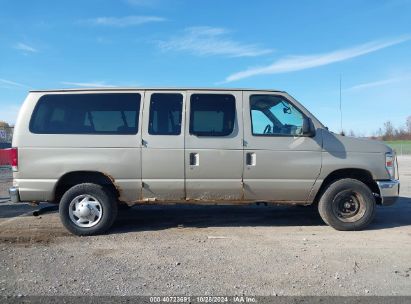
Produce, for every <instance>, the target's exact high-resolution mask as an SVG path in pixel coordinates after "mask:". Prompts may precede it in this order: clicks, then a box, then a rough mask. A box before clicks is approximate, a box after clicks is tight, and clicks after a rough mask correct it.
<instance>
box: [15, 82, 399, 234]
mask: <svg viewBox="0 0 411 304" xmlns="http://www.w3.org/2000/svg"><path fill="white" fill-rule="evenodd" d="M12 152H13V170H14V182H13V188H11V189H10V195H11V198H12V200H13V201H14V202H20V201H22V202H35V203H36V202H44V201H47V202H52V203H56V204H59V210H60V211H59V212H60V217H61V220H62V223H63V224H64V226H65V227H66V228H67V229H68V230H69V231H71V232H72V233H74V234H78V235H91V234H97V233H103V232H105V231H106V230H107V229H108V228H110V226H111V225H112V223H113V222H114V220H115V218H116V215H117V207H118V206H117V205H118V203H126V204H128V205H133V204H158V203H160V204H161V203H166V202H172V203H194V204H196V203H203V202H207V203H210V202H211V203H215V204H249V203H253V202H262V201H263V202H271V203H286V204H300V205H309V204H318V208H319V211H320V214H321V216H322V218H323V219H324V221H325V222H326V223H327V224H329V225H331V226H332V227H334V228H336V229H340V230H353V229H362V228H364V227H365V226H366V225H368V224H369V223H370V222H371V220H372V218H373V216H374V213H375V205H376V204H392V203H393V202H395V200H396V199H397V196H398V190H399V182H398V180H397V172H396V168H395V165H396V160H395V156H394V154H393V151H392V150H391V149H390V148H389V147H388V146H386V145H384V144H382V143H380V142H376V141H368V140H360V139H354V138H348V137H343V136H339V135H336V134H334V133H332V132H330V131H328V130H327V128H325V127H324V126H323V125H322V124H321V123H320V122H319V121H318V120H317V119H316V118H315V117H314V116H313V115H312V114H311V113H310V112H309V111H307V110H306V109H305V108H304V107H303V106H302V105H301V104H300V103H298V102H297V101H296V100H295V99H293V98H292V97H291V96H290V95H288V94H287V93H285V92H283V91H274V90H248V89H247V90H246V89H149V88H147V89H129V88H127V89H126V88H125V89H121V88H110V89H87V90H83V89H82V90H80V89H76V90H50V91H31V92H30V93H29V95H28V96H27V98H26V100H25V102H24V104H23V106H22V108H21V110H20V113H19V116H18V119H17V122H16V126H15V133H14V138H13V150H12Z"/></svg>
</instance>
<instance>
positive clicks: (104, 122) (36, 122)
mask: <svg viewBox="0 0 411 304" xmlns="http://www.w3.org/2000/svg"><path fill="white" fill-rule="evenodd" d="M140 102H141V96H140V94H138V93H104V94H48V95H44V96H42V97H41V98H40V99H39V101H38V103H37V105H36V108H35V109H34V111H33V115H32V117H31V120H30V132H32V133H35V134H118V135H122V134H123V135H127V134H137V133H138V120H139V112H140Z"/></svg>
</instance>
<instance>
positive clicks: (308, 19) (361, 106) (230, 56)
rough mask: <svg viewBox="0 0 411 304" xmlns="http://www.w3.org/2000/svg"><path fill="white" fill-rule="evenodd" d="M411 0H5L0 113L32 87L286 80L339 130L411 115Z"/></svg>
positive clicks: (0, 25)
mask: <svg viewBox="0 0 411 304" xmlns="http://www.w3.org/2000/svg"><path fill="white" fill-rule="evenodd" d="M410 16H411V1H410V0H390V1H378V0H373V1H371V0H370V1H362V0H354V1H349V0H345V1H330V0H327V1H317V0H311V1H309V0H295V1H293V0H290V1H272V0H267V1H262V0H261V1H245V0H244V1H241V0H208V1H205V0H203V1H200V0H187V1H183V0H174V1H173V0H151V1H150V0H112V1H103V0H88V1H86V0H85V1H80V0H78V1H75V0H72V1H45V0H43V1H42V0H37V1H22V0H0V120H6V121H8V122H14V121H15V118H16V115H17V111H18V109H19V106H20V105H21V103H22V101H23V100H24V98H25V96H26V94H27V92H28V90H30V89H49V88H68V87H70V88H72V87H92V86H170V87H179V86H181V87H186V86H188V87H196V86H200V87H250V88H273V89H280V90H286V91H288V92H289V93H290V94H291V95H293V96H294V97H295V98H296V99H298V100H299V101H300V102H302V103H303V104H304V105H305V106H306V107H307V108H309V109H310V110H311V112H313V113H314V114H315V115H316V116H317V117H318V118H319V119H320V120H321V121H322V122H323V123H324V124H325V125H327V126H328V127H330V129H331V130H333V131H337V132H338V131H339V130H340V115H339V110H338V108H339V107H338V105H339V77H340V75H342V100H343V128H344V129H345V130H347V131H348V130H354V131H355V132H356V133H360V134H361V135H371V134H372V133H373V132H374V131H376V130H377V129H378V128H379V127H381V126H382V125H383V122H384V121H386V120H391V121H392V122H393V123H394V125H395V126H400V125H402V124H404V123H405V120H406V117H407V116H409V115H411V17H410Z"/></svg>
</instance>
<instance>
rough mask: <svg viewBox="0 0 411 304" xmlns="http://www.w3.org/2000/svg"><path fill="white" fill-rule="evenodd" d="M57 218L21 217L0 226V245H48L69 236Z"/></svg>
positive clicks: (45, 216) (46, 216)
mask: <svg viewBox="0 0 411 304" xmlns="http://www.w3.org/2000/svg"><path fill="white" fill-rule="evenodd" d="M58 220H59V219H58V217H57V216H55V215H53V214H50V215H44V216H39V217H34V216H22V217H17V218H14V219H13V220H11V221H8V222H6V223H5V224H3V225H2V226H0V244H14V245H28V246H30V245H39V244H43V245H48V244H50V243H56V242H59V241H62V238H63V237H67V236H71V234H70V233H69V232H67V230H65V229H64V228H63V226H62V225H61V224H60V223H59V221H58Z"/></svg>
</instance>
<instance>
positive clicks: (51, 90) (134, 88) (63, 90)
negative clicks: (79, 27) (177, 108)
mask: <svg viewBox="0 0 411 304" xmlns="http://www.w3.org/2000/svg"><path fill="white" fill-rule="evenodd" d="M130 90H147V91H174V90H183V91H185V90H191V91H261V92H281V93H285V91H280V90H273V89H267V90H265V89H250V88H248V89H247V88H245V89H241V88H189V87H185V88H179V87H169V88H168V87H163V88H161V87H160V88H155V87H147V88H144V87H141V88H139V87H102V88H72V89H50V90H30V92H82V91H93V92H94V91H95V92H100V91H130Z"/></svg>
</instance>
